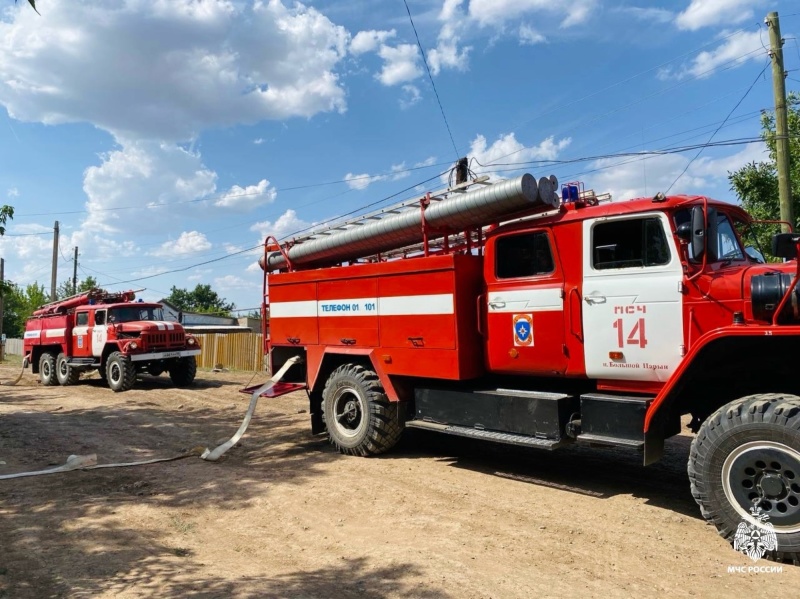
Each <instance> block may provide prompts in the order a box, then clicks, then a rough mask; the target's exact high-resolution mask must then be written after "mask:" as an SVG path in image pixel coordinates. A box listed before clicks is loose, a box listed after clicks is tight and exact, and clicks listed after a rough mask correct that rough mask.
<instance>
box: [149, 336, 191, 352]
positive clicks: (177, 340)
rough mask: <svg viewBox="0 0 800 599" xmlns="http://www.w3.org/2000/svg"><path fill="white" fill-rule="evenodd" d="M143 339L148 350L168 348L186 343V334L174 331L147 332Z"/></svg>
mask: <svg viewBox="0 0 800 599" xmlns="http://www.w3.org/2000/svg"><path fill="white" fill-rule="evenodd" d="M144 341H145V347H146V348H147V349H148V350H159V349H170V348H177V347H183V346H184V345H186V335H185V334H184V333H182V332H180V333H176V332H174V331H170V332H163V333H162V332H158V333H148V334H147V335H146V336H145V338H144Z"/></svg>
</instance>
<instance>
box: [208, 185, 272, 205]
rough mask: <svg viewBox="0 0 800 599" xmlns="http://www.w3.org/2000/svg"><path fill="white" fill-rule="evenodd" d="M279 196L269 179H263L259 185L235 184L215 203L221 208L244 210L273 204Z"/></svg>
mask: <svg viewBox="0 0 800 599" xmlns="http://www.w3.org/2000/svg"><path fill="white" fill-rule="evenodd" d="M277 196H278V192H277V191H276V190H275V188H274V187H271V186H270V184H269V181H267V180H266V179H261V181H259V182H258V185H248V186H247V187H240V186H239V185H234V186H233V187H231V188H230V189H229V190H228V191H227V192H225V194H223V195H222V196H221V197H220V198H219V199H218V200H217V201H216V202H214V205H215V206H218V207H220V208H226V209H231V210H238V211H244V210H250V209H252V208H256V207H257V206H263V205H264V204H271V203H272V202H274V201H275V198H276V197H277Z"/></svg>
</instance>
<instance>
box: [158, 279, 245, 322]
mask: <svg viewBox="0 0 800 599" xmlns="http://www.w3.org/2000/svg"><path fill="white" fill-rule="evenodd" d="M165 299H166V300H167V301H168V302H169V303H170V304H172V305H173V306H175V307H176V308H178V310H181V311H182V312H200V313H203V314H220V315H223V316H230V312H231V310H233V309H234V308H235V307H236V306H235V305H234V304H232V303H228V302H227V301H226V300H225V299H224V298H221V297H220V296H219V295H218V294H217V292H216V291H214V290H213V289H211V285H201V284H198V285H197V286H196V287H195V288H194V289H193V290H192V291H188V290H186V289H178V288H177V287H175V286H174V285H173V286H172V288H171V289H170V294H169V295H168V296H167V297H166V298H165Z"/></svg>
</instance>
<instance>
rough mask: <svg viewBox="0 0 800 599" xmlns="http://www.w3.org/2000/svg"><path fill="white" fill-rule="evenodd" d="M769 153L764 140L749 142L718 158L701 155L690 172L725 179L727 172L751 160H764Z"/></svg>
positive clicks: (766, 159) (767, 157) (735, 169)
mask: <svg viewBox="0 0 800 599" xmlns="http://www.w3.org/2000/svg"><path fill="white" fill-rule="evenodd" d="M768 160H769V153H768V150H767V146H766V144H765V143H764V142H761V141H759V142H754V143H749V144H747V145H746V146H744V147H743V148H742V149H741V150H739V151H738V152H736V153H735V154H731V155H729V156H722V157H720V158H705V157H701V158H699V159H698V160H696V161H695V163H694V164H693V165H692V168H691V170H692V172H693V173H694V174H695V175H697V176H702V177H707V178H710V179H718V180H727V179H728V173H729V172H734V171H737V170H739V169H740V168H742V167H743V166H745V165H746V164H749V163H751V162H765V161H768Z"/></svg>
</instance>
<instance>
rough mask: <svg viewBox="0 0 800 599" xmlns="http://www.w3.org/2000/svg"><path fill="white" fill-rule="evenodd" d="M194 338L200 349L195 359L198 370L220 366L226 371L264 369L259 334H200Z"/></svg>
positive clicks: (255, 370)
mask: <svg viewBox="0 0 800 599" xmlns="http://www.w3.org/2000/svg"><path fill="white" fill-rule="evenodd" d="M195 337H197V339H198V340H199V341H200V347H201V348H202V353H201V354H200V355H199V356H198V357H197V365H198V366H199V367H200V368H214V367H215V366H218V365H222V367H223V368H227V369H228V370H250V371H254V372H257V371H261V370H263V369H264V353H263V348H262V343H261V333H228V334H225V333H200V334H197V335H195Z"/></svg>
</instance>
